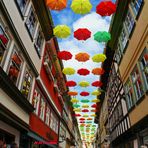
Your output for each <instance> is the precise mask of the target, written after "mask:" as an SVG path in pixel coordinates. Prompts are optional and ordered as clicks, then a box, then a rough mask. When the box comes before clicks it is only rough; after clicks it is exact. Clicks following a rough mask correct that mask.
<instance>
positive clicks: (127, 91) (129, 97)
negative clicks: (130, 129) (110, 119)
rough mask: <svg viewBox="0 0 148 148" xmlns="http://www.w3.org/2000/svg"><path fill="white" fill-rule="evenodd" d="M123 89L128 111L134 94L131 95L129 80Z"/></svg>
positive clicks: (132, 102)
mask: <svg viewBox="0 0 148 148" xmlns="http://www.w3.org/2000/svg"><path fill="white" fill-rule="evenodd" d="M124 88H125V97H126V98H125V99H126V104H127V108H128V110H129V109H130V108H131V107H132V106H133V104H134V101H133V97H134V96H133V95H134V94H133V89H132V86H131V82H130V80H127V82H126V84H125V86H124Z"/></svg>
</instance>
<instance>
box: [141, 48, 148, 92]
mask: <svg viewBox="0 0 148 148" xmlns="http://www.w3.org/2000/svg"><path fill="white" fill-rule="evenodd" d="M139 64H140V69H141V73H142V77H143V80H144V83H145V88H146V90H147V89H148V51H147V49H145V50H144V52H143V54H142V56H141V58H140V60H139Z"/></svg>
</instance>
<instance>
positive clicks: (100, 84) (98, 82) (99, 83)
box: [91, 81, 103, 87]
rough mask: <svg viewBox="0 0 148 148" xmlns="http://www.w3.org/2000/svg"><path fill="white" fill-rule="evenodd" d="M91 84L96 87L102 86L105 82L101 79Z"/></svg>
mask: <svg viewBox="0 0 148 148" xmlns="http://www.w3.org/2000/svg"><path fill="white" fill-rule="evenodd" d="M91 85H92V86H95V87H101V86H102V85H103V83H102V82H101V81H95V82H93V83H92V84H91Z"/></svg>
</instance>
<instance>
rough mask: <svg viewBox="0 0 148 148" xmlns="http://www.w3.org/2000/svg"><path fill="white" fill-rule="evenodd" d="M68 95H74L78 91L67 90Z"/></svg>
mask: <svg viewBox="0 0 148 148" xmlns="http://www.w3.org/2000/svg"><path fill="white" fill-rule="evenodd" d="M68 95H69V96H76V95H78V92H76V91H69V92H68Z"/></svg>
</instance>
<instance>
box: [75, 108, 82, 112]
mask: <svg viewBox="0 0 148 148" xmlns="http://www.w3.org/2000/svg"><path fill="white" fill-rule="evenodd" d="M73 111H75V112H81V109H80V108H74V109H73Z"/></svg>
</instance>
